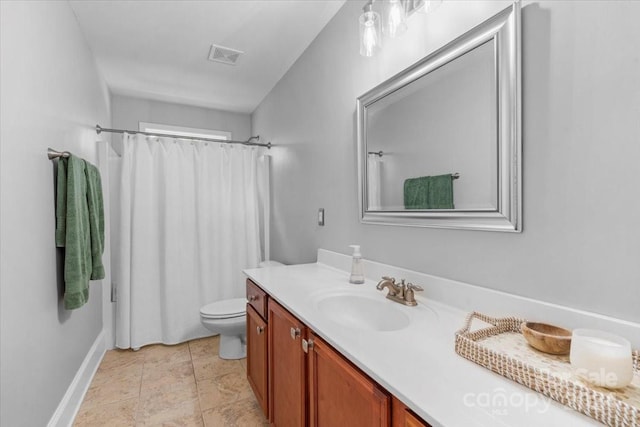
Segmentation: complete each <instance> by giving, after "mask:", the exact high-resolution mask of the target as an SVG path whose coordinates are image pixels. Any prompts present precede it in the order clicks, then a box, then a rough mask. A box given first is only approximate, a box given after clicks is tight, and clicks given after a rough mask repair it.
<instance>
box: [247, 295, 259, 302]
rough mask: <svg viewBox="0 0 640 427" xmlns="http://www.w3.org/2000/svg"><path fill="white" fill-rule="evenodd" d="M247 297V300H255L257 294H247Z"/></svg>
mask: <svg viewBox="0 0 640 427" xmlns="http://www.w3.org/2000/svg"><path fill="white" fill-rule="evenodd" d="M247 299H248V300H249V302H251V301H255V300H257V299H258V296H257V295H249V297H248V298H247Z"/></svg>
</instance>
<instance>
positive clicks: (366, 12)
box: [358, 0, 382, 56]
mask: <svg viewBox="0 0 640 427" xmlns="http://www.w3.org/2000/svg"><path fill="white" fill-rule="evenodd" d="M358 22H359V23H360V55H362V56H373V55H374V54H375V53H376V52H377V51H379V50H380V48H381V47H382V34H381V33H382V30H381V26H380V14H379V13H378V12H374V11H373V0H369V1H368V2H367V4H365V5H364V7H363V8H362V14H361V15H360V19H358Z"/></svg>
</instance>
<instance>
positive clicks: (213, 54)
mask: <svg viewBox="0 0 640 427" xmlns="http://www.w3.org/2000/svg"><path fill="white" fill-rule="evenodd" d="M243 53H244V52H242V51H239V50H235V49H229V48H228V47H223V46H217V45H215V44H212V45H211V50H210V51H209V61H215V62H222V63H223V64H228V65H236V62H237V61H238V58H240V55H242V54H243Z"/></svg>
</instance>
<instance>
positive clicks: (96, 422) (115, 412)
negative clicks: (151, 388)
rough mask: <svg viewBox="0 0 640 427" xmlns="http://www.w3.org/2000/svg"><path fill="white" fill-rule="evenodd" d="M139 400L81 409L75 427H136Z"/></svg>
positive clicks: (134, 399)
mask: <svg viewBox="0 0 640 427" xmlns="http://www.w3.org/2000/svg"><path fill="white" fill-rule="evenodd" d="M137 407H138V399H137V397H136V398H133V399H128V400H123V401H120V402H116V403H111V404H108V405H101V406H95V407H92V408H87V407H84V405H83V407H82V408H80V412H79V413H78V416H77V417H76V419H75V422H74V423H73V425H74V427H85V426H86V427H98V426H113V427H125V426H134V425H135V417H136V410H137Z"/></svg>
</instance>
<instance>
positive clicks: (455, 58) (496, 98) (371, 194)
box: [357, 3, 522, 232]
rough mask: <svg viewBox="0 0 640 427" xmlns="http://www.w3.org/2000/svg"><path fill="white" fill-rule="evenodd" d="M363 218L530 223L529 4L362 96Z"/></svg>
mask: <svg viewBox="0 0 640 427" xmlns="http://www.w3.org/2000/svg"><path fill="white" fill-rule="evenodd" d="M357 122H358V123H357V128H358V129H357V139H358V141H357V143H358V187H359V202H360V219H361V222H363V223H374V224H393V225H407V226H420V227H439V228H458V229H475V230H491V231H511V232H514V231H515V232H519V231H521V230H522V200H521V197H522V196H521V188H522V182H521V162H522V159H521V152H522V148H521V145H522V144H521V126H520V122H521V96H520V5H519V3H514V4H513V5H512V6H510V7H508V8H506V9H504V10H503V11H501V12H500V13H498V14H496V15H495V16H493V17H492V18H490V19H488V20H487V21H485V22H483V23H482V24H480V25H478V26H477V27H475V28H474V29H472V30H470V31H469V32H467V33H465V34H463V35H462V36H460V37H458V38H457V39H455V40H454V41H452V42H451V43H449V44H447V45H446V46H444V47H442V48H441V49H439V50H437V51H436V52H434V53H432V54H430V55H428V56H427V57H425V58H424V59H422V60H420V61H419V62H418V63H416V64H414V65H412V66H411V67H409V68H407V69H406V70H404V71H402V72H400V73H399V74H397V75H395V76H393V77H392V78H390V79H388V80H387V81H385V82H383V83H381V84H380V85H378V86H376V87H375V88H373V89H371V90H370V91H368V92H367V93H365V94H364V95H362V96H360V97H359V98H358V100H357Z"/></svg>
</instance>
